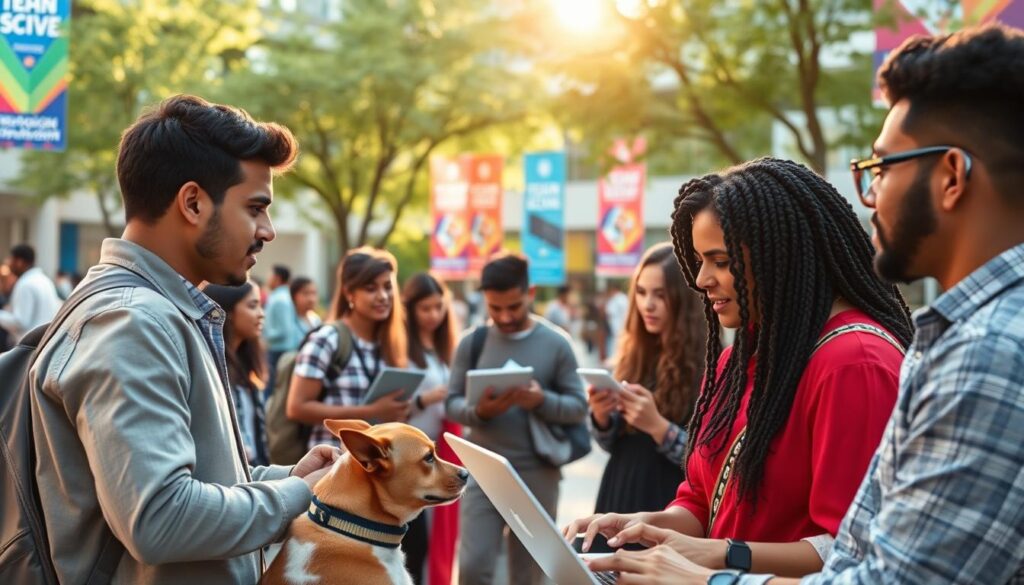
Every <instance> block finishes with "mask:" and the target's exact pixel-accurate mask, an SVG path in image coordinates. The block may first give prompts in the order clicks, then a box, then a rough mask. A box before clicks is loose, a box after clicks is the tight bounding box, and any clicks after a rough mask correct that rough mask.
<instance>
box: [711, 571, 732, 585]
mask: <svg viewBox="0 0 1024 585" xmlns="http://www.w3.org/2000/svg"><path fill="white" fill-rule="evenodd" d="M739 577H740V575H739V572H737V571H718V572H717V573H712V574H711V576H710V577H708V585H734V584H735V583H736V581H738V580H739Z"/></svg>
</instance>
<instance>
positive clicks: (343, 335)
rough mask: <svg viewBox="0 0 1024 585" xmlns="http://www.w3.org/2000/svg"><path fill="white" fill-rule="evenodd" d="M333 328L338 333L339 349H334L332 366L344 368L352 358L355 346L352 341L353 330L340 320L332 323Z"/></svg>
mask: <svg viewBox="0 0 1024 585" xmlns="http://www.w3.org/2000/svg"><path fill="white" fill-rule="evenodd" d="M331 327H334V330H335V331H336V332H337V333H338V347H336V348H335V349H334V357H333V358H332V359H331V365H332V366H336V367H338V368H344V367H345V364H347V363H348V360H349V359H351V358H352V348H353V347H354V346H355V343H354V340H353V339H352V330H351V329H349V328H348V325H345V322H344V321H341V320H340V319H339V320H338V321H334V322H333V323H331Z"/></svg>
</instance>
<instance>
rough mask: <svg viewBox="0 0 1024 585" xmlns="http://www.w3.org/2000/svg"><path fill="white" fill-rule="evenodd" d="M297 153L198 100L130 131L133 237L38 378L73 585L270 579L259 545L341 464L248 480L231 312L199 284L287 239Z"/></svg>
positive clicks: (106, 256) (57, 548)
mask: <svg viewBox="0 0 1024 585" xmlns="http://www.w3.org/2000/svg"><path fill="white" fill-rule="evenodd" d="M297 152H298V151H297V144H296V142H295V139H294V137H293V136H292V134H291V132H289V131H288V129H287V128H284V127H282V126H278V125H276V124H270V123H261V122H257V121H255V120H253V119H252V118H251V117H250V116H249V115H248V114H247V113H245V112H244V111H242V110H239V109H236V108H232V107H229V106H223V105H218V104H212V103H209V102H207V101H205V100H203V99H201V98H198V97H195V96H188V95H179V96H175V97H172V98H169V99H167V100H165V101H163V102H162V103H160V104H159V105H158V106H156V107H155V108H152V109H150V110H148V111H146V112H145V113H143V114H142V115H141V116H140V117H139V118H138V119H137V120H136V122H135V123H134V124H132V125H131V127H129V128H128V129H127V130H125V132H124V135H123V136H122V139H121V145H120V149H119V152H118V158H117V177H118V181H119V182H120V185H121V195H122V199H123V201H124V209H125V221H126V227H125V230H124V233H123V235H122V237H121V238H110V239H107V240H104V241H103V246H102V249H101V253H100V262H99V264H98V265H97V266H95V267H93V268H92V269H91V270H90V271H89V273H88V274H87V275H86V277H85V279H84V280H83V282H82V284H81V285H80V288H81V290H88V291H90V292H91V293H92V294H91V295H89V296H85V295H84V294H81V295H78V296H77V297H76V295H74V294H73V295H72V298H71V299H69V301H68V304H69V306H73V307H74V308H73V309H72V310H71V312H70V314H69V315H68V316H67V318H66V319H65V320H64V321H63V323H62V324H59V328H58V329H57V330H56V334H54V335H53V336H52V338H50V340H49V341H47V342H45V343H44V345H42V347H41V348H40V352H39V354H38V358H37V359H36V361H35V363H34V366H33V368H32V369H31V370H30V374H29V380H28V382H29V384H30V387H29V391H30V392H31V394H32V397H31V403H32V413H31V414H32V428H33V438H34V447H35V452H36V462H37V463H36V476H37V479H36V485H37V487H38V493H39V502H40V505H41V507H42V511H43V517H44V519H45V525H46V533H47V536H48V540H49V546H50V552H51V556H52V561H53V565H54V569H55V571H56V576H57V578H58V580H59V581H60V582H61V583H83V582H86V581H87V578H88V577H90V575H91V576H93V577H95V575H96V574H97V572H99V574H101V575H102V574H104V573H107V574H109V575H110V580H111V581H110V582H111V583H117V584H121V583H139V584H142V583H145V584H164V583H166V584H171V583H186V582H191V583H237V584H246V585H251V584H252V583H256V582H257V581H258V580H259V578H260V575H261V573H262V569H263V565H262V561H263V559H262V552H261V551H262V548H263V547H265V546H266V545H268V544H270V543H272V542H275V541H276V540H278V539H280V538H281V537H282V536H283V534H284V532H285V530H286V529H287V527H288V525H289V524H290V522H291V520H292V519H293V518H295V517H296V516H298V515H299V514H301V513H302V512H304V511H305V510H306V509H307V507H308V506H309V502H310V497H311V488H312V486H313V485H314V483H315V482H316V481H317V480H318V479H319V478H320V477H322V476H323V475H324V474H325V473H326V471H327V469H328V467H329V466H330V464H331V462H332V461H333V460H334V459H335V457H336V456H337V453H336V451H335V450H334V449H332V448H327V447H323V446H321V447H322V448H318V449H314V450H313V451H311V452H310V453H309V454H308V455H307V456H306V457H305V458H304V459H303V460H302V461H300V462H299V463H298V464H297V465H295V466H294V467H291V468H289V467H280V466H270V467H254V468H250V467H249V465H248V463H247V461H246V457H245V453H244V450H243V446H242V445H243V443H242V439H241V436H240V435H239V431H238V427H237V424H236V423H235V411H234V406H233V405H232V401H231V397H230V394H229V393H228V388H230V386H229V383H228V380H227V367H226V363H225V352H224V349H225V347H224V343H225V342H224V333H223V326H224V320H225V313H224V311H223V310H222V309H221V308H220V307H219V306H218V305H217V304H216V303H215V302H213V301H212V300H211V299H210V298H209V297H207V296H206V295H205V294H203V293H202V292H201V291H200V290H199V288H198V286H199V284H200V283H202V282H204V281H206V282H210V283H213V284H221V285H238V284H241V283H244V282H245V281H246V277H247V274H248V272H249V269H250V268H252V266H253V265H254V264H255V263H256V255H257V254H258V253H259V252H260V250H262V248H263V245H264V244H265V243H267V242H270V241H272V240H273V239H274V236H275V232H274V227H273V225H272V224H271V221H270V215H269V212H268V208H269V207H270V204H271V203H272V201H273V194H274V193H273V184H272V182H273V176H274V174H275V173H278V172H284V171H286V170H287V169H288V167H289V166H290V165H291V164H292V162H293V161H294V160H295V157H296V155H297ZM125 282H130V283H131V284H124V283H125ZM104 283H108V284H107V286H106V287H104V286H103V285H104ZM111 286H114V288H111ZM89 582H94V581H93V580H92V579H89ZM95 582H99V581H95Z"/></svg>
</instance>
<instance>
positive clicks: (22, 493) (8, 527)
mask: <svg viewBox="0 0 1024 585" xmlns="http://www.w3.org/2000/svg"><path fill="white" fill-rule="evenodd" d="M131 287H145V288H148V289H151V290H155V289H153V285H152V284H150V283H149V281H147V280H145V279H144V278H142V277H141V276H139V275H137V274H135V273H134V272H130V271H126V272H116V273H114V274H112V275H110V276H106V277H101V278H97V279H96V280H92V281H89V282H87V283H85V284H84V285H82V286H80V287H79V288H78V289H77V290H75V291H74V293H72V294H71V296H70V297H69V298H68V300H67V301H65V303H64V306H62V307H61V309H60V311H59V312H58V313H57V315H56V316H55V317H54V318H53V321H51V322H50V323H48V324H46V325H40V326H39V327H36V328H35V329H33V330H32V331H30V332H28V333H27V334H26V335H25V336H24V337H23V338H22V339H21V341H19V342H18V344H17V345H16V346H15V347H14V348H12V349H10V350H9V351H7V352H4V353H3V354H0V381H2V382H0V386H2V388H3V389H2V390H0V458H2V459H3V467H0V507H2V509H3V518H4V520H3V522H2V523H0V583H18V584H19V585H22V584H32V583H45V584H46V585H57V582H58V581H57V573H56V571H55V570H54V567H53V558H52V556H51V555H50V548H49V545H48V544H47V538H46V526H45V524H44V523H43V509H42V505H41V503H40V500H39V491H38V486H37V485H36V481H35V473H36V471H35V467H36V453H35V443H34V441H33V438H32V406H31V403H32V400H31V393H32V380H31V379H30V377H29V372H30V370H31V368H32V365H33V364H34V363H35V361H36V358H37V357H38V356H39V352H40V350H41V349H42V348H43V347H45V346H46V344H47V343H48V342H49V341H50V340H51V339H52V338H53V336H54V335H55V334H56V333H57V331H58V330H59V329H60V326H61V325H62V324H63V323H64V321H65V320H66V319H67V318H68V316H69V315H70V314H71V313H72V311H74V310H75V309H76V308H78V306H79V305H81V304H82V302H83V301H85V300H86V299H88V298H89V297H91V296H93V295H95V294H97V293H100V292H103V291H107V290H111V289H116V288H131ZM107 534H108V536H107V540H106V542H105V543H104V545H103V548H102V549H101V553H100V557H99V558H98V559H97V560H96V562H95V563H94V564H93V567H92V570H91V571H90V572H89V577H88V579H87V580H86V584H87V585H100V584H105V583H109V582H110V580H111V579H112V578H113V576H114V571H115V570H116V569H117V565H118V564H119V563H120V561H121V556H122V554H123V553H124V545H123V544H121V542H120V541H119V540H117V538H115V537H114V534H113V533H112V532H110V531H109V529H108V530H107Z"/></svg>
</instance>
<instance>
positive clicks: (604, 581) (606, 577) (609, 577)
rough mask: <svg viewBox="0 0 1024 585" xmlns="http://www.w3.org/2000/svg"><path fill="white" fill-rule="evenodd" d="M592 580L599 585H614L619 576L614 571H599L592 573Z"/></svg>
mask: <svg viewBox="0 0 1024 585" xmlns="http://www.w3.org/2000/svg"><path fill="white" fill-rule="evenodd" d="M594 579H597V582H598V583H601V585H615V582H616V581H618V580H619V574H618V573H616V572H614V571H601V572H600V573H594Z"/></svg>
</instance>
